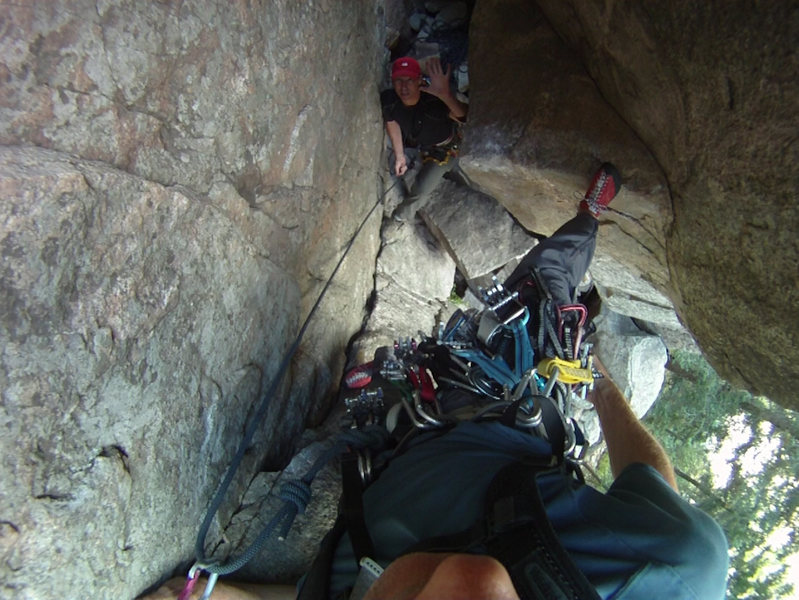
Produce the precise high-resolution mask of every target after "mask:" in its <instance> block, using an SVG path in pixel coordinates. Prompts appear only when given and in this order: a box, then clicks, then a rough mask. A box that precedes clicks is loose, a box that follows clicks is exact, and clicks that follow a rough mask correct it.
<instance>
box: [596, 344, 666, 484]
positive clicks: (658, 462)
mask: <svg viewBox="0 0 799 600" xmlns="http://www.w3.org/2000/svg"><path fill="white" fill-rule="evenodd" d="M594 364H595V365H596V366H597V368H598V369H599V370H600V371H601V372H602V373H603V374H604V375H605V377H604V379H599V380H597V381H596V383H595V384H594V391H593V392H592V393H591V394H590V395H589V397H588V399H589V400H590V401H591V402H593V404H594V407H595V408H596V412H597V414H598V415H599V423H600V425H601V426H602V433H603V434H604V436H605V443H606V444H607V446H608V457H609V458H610V468H611V471H612V472H613V477H614V478H615V477H618V476H619V475H620V474H621V472H622V471H624V469H625V468H626V467H628V466H630V465H631V464H634V463H644V464H646V465H649V466H651V467H652V468H654V469H655V470H656V471H657V472H658V473H660V474H661V475H662V476H663V478H664V479H665V480H666V482H667V483H668V484H669V485H670V486H671V487H672V488H674V490H675V491H677V478H676V477H675V475H674V467H672V465H671V461H670V460H669V457H668V455H667V454H666V451H665V450H664V449H663V446H661V445H660V443H659V442H658V441H657V440H656V439H655V438H654V436H653V435H652V434H651V433H649V431H648V430H647V429H646V427H644V425H643V423H641V421H639V420H638V417H636V416H635V413H634V412H633V410H632V408H630V404H629V403H628V402H627V400H626V399H625V397H624V394H622V393H621V390H619V388H618V387H617V386H616V384H615V383H613V380H611V379H610V377H608V375H607V371H605V368H604V366H603V365H602V363H600V362H599V361H598V360H596V357H594Z"/></svg>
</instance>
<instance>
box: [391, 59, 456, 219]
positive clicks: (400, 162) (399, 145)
mask: <svg viewBox="0 0 799 600" xmlns="http://www.w3.org/2000/svg"><path fill="white" fill-rule="evenodd" d="M427 68H428V71H429V72H428V76H429V84H428V85H425V80H424V79H423V78H422V69H421V67H420V66H419V63H418V62H417V61H416V60H415V59H413V58H410V57H403V58H398V59H397V60H395V61H394V63H393V66H392V69H391V81H392V85H393V89H390V90H385V91H383V92H382V93H381V94H380V102H381V104H382V107H383V121H384V122H385V127H386V132H387V133H388V137H389V140H390V141H391V147H392V150H393V153H392V154H393V165H392V170H393V173H394V175H396V176H398V177H402V176H403V175H405V173H406V172H407V171H408V168H409V163H410V159H409V157H408V156H407V152H408V151H410V152H414V151H418V153H419V155H420V158H421V160H422V166H421V168H420V170H419V172H418V173H417V175H416V180H415V181H414V183H413V185H412V186H411V188H410V190H408V191H407V195H406V197H405V199H404V200H403V202H402V203H401V204H400V205H399V206H398V207H397V209H396V210H395V211H394V217H395V218H396V219H398V220H409V219H411V218H412V217H413V215H414V214H415V213H416V212H417V211H418V210H419V209H421V208H423V207H424V206H425V205H426V204H427V202H428V200H429V197H430V194H432V193H433V191H434V190H435V188H436V187H437V186H438V184H439V183H440V182H441V179H442V178H443V177H444V175H445V174H446V173H448V172H449V171H451V170H452V169H453V168H455V167H456V165H457V155H458V144H459V143H460V139H461V134H460V126H461V123H463V122H464V120H465V119H466V113H467V109H468V107H467V105H466V104H464V103H463V102H460V101H459V100H458V99H457V98H456V96H455V95H454V94H453V92H452V89H451V88H450V72H451V67H450V66H447V68H446V70H444V69H443V68H442V66H441V61H440V59H438V58H431V59H429V60H428V61H427Z"/></svg>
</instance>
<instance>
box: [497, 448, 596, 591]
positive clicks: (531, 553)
mask: <svg viewBox="0 0 799 600" xmlns="http://www.w3.org/2000/svg"><path fill="white" fill-rule="evenodd" d="M539 472H540V470H539V469H537V468H536V467H531V466H529V465H525V464H524V463H513V464H511V465H508V466H507V467H505V468H504V469H502V470H501V471H500V472H499V473H498V474H497V476H496V477H495V478H494V480H493V481H492V482H491V486H490V487H489V490H488V494H487V497H486V520H487V529H488V531H489V537H488V539H487V540H486V543H485V546H486V550H487V553H488V554H489V555H490V556H493V557H494V558H496V559H497V560H498V561H499V562H501V563H502V564H503V565H504V566H505V568H506V569H507V570H508V573H510V577H511V580H512V581H513V585H514V587H515V588H516V592H517V593H518V594H519V596H520V597H521V598H522V600H539V599H540V600H544V599H546V600H599V595H598V594H597V592H596V590H595V589H594V586H592V585H591V583H590V582H589V581H588V580H587V579H586V578H585V575H583V574H582V572H581V571H580V569H578V568H577V565H575V564H574V561H573V560H572V558H571V556H569V553H568V552H566V550H565V548H563V546H562V545H561V543H560V540H559V539H558V537H557V534H556V533H555V530H554V528H553V527H552V524H551V523H550V521H549V518H548V517H547V514H546V509H545V508H544V503H543V501H542V500H541V494H540V492H539V491H538V484H537V483H536V480H535V478H536V474H537V473H539Z"/></svg>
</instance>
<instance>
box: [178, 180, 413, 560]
mask: <svg viewBox="0 0 799 600" xmlns="http://www.w3.org/2000/svg"><path fill="white" fill-rule="evenodd" d="M398 182H399V179H397V180H396V181H395V182H394V183H393V184H392V185H391V186H390V187H389V188H388V189H387V190H386V191H384V192H383V193H382V194H381V195H380V197H379V198H378V199H377V201H376V202H375V203H374V205H373V206H372V208H371V209H370V210H369V212H368V213H367V214H366V216H365V217H364V218H363V220H362V221H361V223H360V224H359V225H358V228H357V229H356V230H355V233H353V234H352V237H351V238H350V240H349V242H348V243H347V246H346V247H345V249H344V252H343V253H342V255H341V258H340V259H339V261H338V263H337V264H336V267H335V268H334V269H333V272H332V273H331V274H330V277H329V278H328V280H327V282H326V283H325V287H324V288H322V291H321V292H320V294H319V297H318V298H317V299H316V302H315V303H314V305H313V307H312V308H311V311H310V312H309V313H308V316H307V317H306V318H305V322H304V323H303V325H302V327H301V328H300V331H299V333H298V334H297V337H296V339H295V340H294V343H293V344H292V345H291V347H290V348H289V350H288V352H286V354H285V356H284V357H283V360H282V361H281V363H280V366H279V367H278V370H277V374H276V375H275V378H274V379H273V380H272V383H271V385H270V386H269V389H268V390H267V392H266V394H264V396H263V398H262V399H261V403H260V405H259V406H258V410H257V411H256V412H255V415H254V416H253V418H252V420H251V421H250V423H249V424H248V425H247V429H246V431H245V433H244V437H243V438H242V440H241V443H240V444H239V447H238V450H236V454H235V456H234V457H233V460H232V461H231V463H230V466H229V467H228V470H227V472H226V473H225V477H224V478H223V479H222V481H221V483H220V485H219V487H218V488H217V491H216V493H215V494H214V496H213V499H212V500H211V503H210V504H209V506H208V511H207V512H206V514H205V518H204V519H203V522H202V524H201V525H200V529H199V531H198V533H197V540H196V541H195V543H194V554H195V556H196V564H198V565H200V566H201V568H202V569H203V570H205V571H207V572H209V573H215V574H218V575H227V574H228V573H232V572H233V571H236V570H238V569H240V568H241V567H243V566H244V565H245V564H247V562H248V561H249V560H251V559H252V557H254V556H255V555H256V554H257V553H258V552H259V551H260V550H261V547H262V546H263V544H264V542H266V539H267V538H268V537H269V536H270V535H271V534H272V532H273V530H274V529H275V528H276V527H277V526H278V525H279V524H280V523H282V522H287V523H288V524H287V525H284V526H283V527H282V528H281V532H284V534H283V536H282V537H285V534H286V533H288V530H289V528H290V527H291V524H292V523H293V521H294V517H295V516H296V515H297V510H298V507H297V506H296V505H293V504H290V503H288V504H286V505H284V506H283V508H282V509H281V510H280V511H279V512H278V514H277V515H275V517H274V518H273V519H272V520H271V521H270V522H269V524H268V525H267V526H266V527H265V528H264V530H263V531H262V532H261V533H260V535H259V536H258V537H257V538H256V540H255V541H254V542H253V543H252V545H251V546H250V547H249V548H247V550H245V551H244V553H243V554H242V555H241V556H240V557H238V558H236V559H233V560H231V561H229V562H226V563H224V564H220V563H217V562H214V561H212V560H211V559H210V558H209V557H207V556H206V554H205V538H206V536H207V535H208V530H209V529H210V527H211V522H212V521H213V519H214V516H215V515H216V513H217V512H218V511H219V507H220V506H221V505H222V501H223V500H224V499H225V495H226V493H227V490H228V488H229V487H230V484H231V482H232V481H233V477H234V476H235V475H236V472H237V471H238V469H239V467H240V466H241V461H242V460H243V459H244V454H245V453H246V451H247V448H249V446H250V444H251V443H252V439H253V437H254V436H255V432H256V431H257V429H258V426H259V425H260V424H261V421H263V419H264V417H265V416H266V411H267V409H268V408H269V402H270V401H271V400H272V398H273V396H274V395H275V393H276V392H277V388H278V386H279V385H280V382H281V381H282V380H283V376H284V375H285V373H286V371H287V370H288V366H289V362H290V361H291V359H292V358H293V357H294V354H295V353H296V352H297V349H298V348H299V346H300V342H301V341H302V338H303V336H304V335H305V332H306V330H307V329H308V326H309V325H310V322H311V318H312V317H313V316H314V315H315V314H316V310H317V309H318V308H319V305H320V304H321V302H322V298H324V296H325V293H326V292H327V290H328V289H329V288H330V285H331V283H332V282H333V278H334V277H335V276H336V273H338V270H339V268H341V265H342V263H343V262H344V259H345V258H346V256H347V254H348V253H349V251H350V249H352V246H353V244H354V243H355V239H356V238H357V237H358V234H359V233H360V232H361V230H362V229H363V227H364V225H366V222H367V221H368V220H369V218H370V217H371V216H372V213H374V211H375V209H376V208H377V207H378V206H379V205H380V202H381V201H382V200H383V198H385V196H386V195H387V194H388V193H389V192H390V191H391V190H392V189H393V188H394V186H395V185H397V183H398ZM329 459H330V457H328V458H327V460H329ZM317 462H319V461H317ZM322 467H324V464H321V465H319V466H318V467H317V466H316V465H314V468H312V470H311V471H312V473H313V474H312V475H311V477H310V479H309V480H308V481H306V483H307V484H308V485H310V482H311V480H312V479H313V477H315V476H316V473H318V471H320V470H321V469H322ZM306 477H307V475H306ZM304 479H305V478H303V480H304ZM308 497H309V499H310V488H309V492H308ZM306 505H307V502H306ZM289 507H290V508H289ZM292 509H293V513H292ZM303 510H304V507H303Z"/></svg>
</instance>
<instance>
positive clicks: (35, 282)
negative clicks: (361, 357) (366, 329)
mask: <svg viewBox="0 0 799 600" xmlns="http://www.w3.org/2000/svg"><path fill="white" fill-rule="evenodd" d="M2 13H3V14H2V17H0V81H2V86H0V146H1V147H0V195H2V202H0V247H1V248H2V256H3V261H2V267H1V269H2V270H1V271H0V286H2V294H3V301H2V303H0V304H1V307H0V348H2V360H1V362H0V364H2V369H0V387H2V403H1V404H0V423H1V424H2V432H3V433H2V437H0V454H2V456H3V461H2V465H0V581H2V591H0V596H3V597H4V598H36V599H45V598H87V597H92V598H132V597H134V596H135V595H137V594H138V593H139V592H141V591H142V590H144V589H145V588H146V587H148V586H150V585H152V584H153V583H155V582H156V581H157V580H158V579H159V578H160V577H162V576H164V575H167V574H169V571H170V570H171V569H172V568H173V567H174V566H175V565H177V564H181V563H183V564H185V563H187V562H188V561H190V560H191V558H192V556H193V542H194V536H195V535H196V530H197V525H198V522H199V520H200V519H201V518H202V516H203V514H204V511H205V507H206V504H207V502H208V500H209V498H210V495H211V494H212V492H213V491H214V489H215V487H216V485H217V483H218V481H219V479H220V477H221V474H222V473H223V470H224V468H225V467H226V466H227V464H228V462H229V460H230V459H231V457H232V454H233V452H234V450H235V448H236V446H237V444H238V441H239V439H240V437H241V435H242V430H243V427H244V424H245V422H246V420H247V418H248V417H249V416H250V414H251V412H252V410H253V406H254V404H255V403H256V401H257V400H259V399H260V398H261V396H262V394H263V393H264V390H265V389H266V387H267V386H268V384H269V382H270V381H271V378H272V377H273V376H274V375H275V370H276V368H277V365H278V364H279V363H280V361H281V358H282V356H283V353H284V352H285V351H286V349H287V348H288V346H289V345H290V344H291V342H292V341H293V339H294V336H295V335H296V333H297V329H298V326H299V323H300V322H301V321H302V320H303V319H304V318H305V316H306V315H307V313H308V311H309V310H310V308H311V305H312V304H313V302H314V301H315V300H316V297H317V295H318V294H319V292H320V291H321V288H322V286H323V284H324V282H325V280H326V279H327V277H328V275H329V274H330V273H331V271H332V270H333V267H334V266H335V264H336V261H337V260H338V258H339V256H340V255H341V253H342V251H343V249H344V247H345V245H346V244H347V242H348V240H349V239H350V236H351V235H352V234H353V232H354V231H355V229H356V227H357V225H358V223H359V222H360V220H361V219H362V217H363V216H364V215H365V214H366V213H367V211H368V210H369V209H370V207H371V206H372V205H373V204H374V202H375V201H376V200H377V197H378V182H377V178H376V173H377V170H378V164H377V157H378V156H379V154H380V148H381V143H382V130H381V126H380V114H379V106H378V102H377V90H378V82H379V80H380V78H381V75H382V59H383V52H382V35H383V28H382V13H381V9H380V6H379V3H378V2H371V1H361V2H347V3H336V2H328V1H324V0H319V1H312V2H302V3H299V2H294V1H293V0H282V1H268V2H266V1H262V2H243V1H241V2H215V1H212V0H199V1H195V2H179V1H174V2H171V1H165V2H147V3H143V2H135V1H133V0H131V1H127V2H125V1H115V2H75V1H70V2H66V1H64V2H61V1H55V2H36V3H18V4H13V5H12V4H5V5H4V7H3V11H2ZM380 212H381V211H377V212H376V213H375V214H374V215H373V217H372V218H371V219H370V220H369V221H368V222H367V223H366V226H365V228H364V231H363V233H362V234H361V236H360V237H359V238H358V241H357V243H356V244H355V247H354V248H353V250H352V252H353V256H355V257H358V258H357V260H353V259H350V260H348V261H347V262H345V263H344V266H343V268H342V270H341V271H340V272H339V275H338V277H337V279H336V280H335V282H334V284H333V286H332V287H331V289H330V291H329V292H328V296H327V298H326V300H325V301H324V303H323V304H322V305H321V307H320V310H319V313H318V316H317V317H316V318H315V320H314V322H313V325H312V326H311V328H310V329H309V330H308V332H307V333H306V338H305V339H306V341H305V342H304V343H303V344H302V346H301V347H300V349H299V352H298V353H297V355H296V357H295V359H294V360H293V361H292V364H291V369H290V372H289V373H288V375H287V377H286V379H285V381H284V384H283V385H282V386H281V389H280V393H279V394H278V395H277V397H275V398H274V399H273V400H272V402H271V404H270V409H269V411H268V414H267V418H266V423H265V424H264V426H263V429H262V430H261V432H260V433H259V434H258V435H257V436H256V441H255V444H254V447H253V448H252V449H251V450H250V451H249V452H248V454H247V458H246V460H245V466H244V469H243V472H244V474H243V476H242V477H241V480H240V481H237V483H236V484H235V485H234V488H237V489H241V486H242V485H246V483H247V481H248V478H249V475H248V473H249V474H251V473H252V472H253V469H255V468H257V467H259V466H261V464H262V463H263V462H266V463H268V464H273V465H274V464H279V463H280V462H281V461H283V460H285V459H286V458H287V456H288V454H289V453H290V452H291V449H292V444H293V440H294V439H295V438H296V437H297V435H298V433H299V432H300V431H301V430H302V429H303V427H304V426H305V425H306V424H307V423H315V422H317V421H319V420H320V419H321V418H322V417H323V416H324V414H325V413H326V411H327V409H328V407H329V403H330V392H331V390H332V389H333V388H334V387H335V385H336V383H337V380H338V377H339V374H340V372H341V369H342V367H343V364H344V361H345V357H344V350H345V348H346V345H347V343H348V340H349V338H350V337H351V336H352V334H353V333H354V332H355V331H357V330H358V329H359V328H360V325H361V322H362V319H363V317H364V311H365V304H366V300H367V298H368V295H369V294H370V292H371V290H372V287H373V280H372V271H373V267H371V268H370V267H369V266H368V265H369V264H370V263H371V264H372V265H374V257H375V255H376V252H377V248H378V243H379V224H380V218H381V214H380ZM364 267H366V268H364ZM231 496H236V494H235V490H234V492H233V493H232V494H231ZM229 510H230V507H226V508H225V509H223V511H222V512H223V513H228V512H229ZM214 536H215V531H214V530H212V533H211V535H209V542H215V541H216V539H215V538H214Z"/></svg>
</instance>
